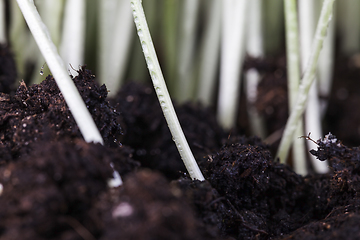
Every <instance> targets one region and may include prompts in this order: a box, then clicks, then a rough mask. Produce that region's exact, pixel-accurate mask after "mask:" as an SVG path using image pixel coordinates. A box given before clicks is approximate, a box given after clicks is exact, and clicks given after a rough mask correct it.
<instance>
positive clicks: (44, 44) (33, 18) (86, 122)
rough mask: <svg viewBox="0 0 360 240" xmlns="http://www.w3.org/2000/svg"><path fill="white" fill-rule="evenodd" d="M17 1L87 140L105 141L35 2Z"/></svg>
mask: <svg viewBox="0 0 360 240" xmlns="http://www.w3.org/2000/svg"><path fill="white" fill-rule="evenodd" d="M17 2H18V4H19V7H20V9H21V11H22V13H23V15H24V18H25V20H26V22H27V24H28V26H29V28H30V31H31V33H32V34H33V36H34V38H35V41H36V43H37V44H38V47H39V48H40V51H41V53H42V54H43V56H44V58H45V60H46V63H47V65H48V66H49V68H50V70H51V72H52V74H53V76H54V78H55V80H56V83H57V85H58V87H59V89H60V91H61V92H62V94H63V96H64V99H65V101H66V103H67V104H68V106H69V109H70V111H71V113H72V114H73V116H74V119H75V121H76V123H77V125H78V126H79V129H80V131H81V133H82V135H83V137H84V139H85V141H87V142H100V143H103V139H102V137H101V135H100V133H99V130H98V129H97V127H96V125H95V123H94V120H93V119H92V117H91V115H90V113H89V111H88V110H87V108H86V106H85V103H84V101H83V100H82V98H81V96H80V94H79V92H78V90H77V88H76V86H75V84H74V82H73V81H72V80H71V79H70V77H69V75H68V73H67V71H66V68H65V67H64V64H63V62H62V60H61V58H60V56H59V54H58V53H57V50H56V47H55V45H54V43H53V42H52V41H51V38H50V34H49V32H48V30H47V28H46V26H45V24H44V23H43V22H42V21H41V18H40V15H39V13H38V12H37V10H36V8H35V5H34V2H33V1H32V0H17Z"/></svg>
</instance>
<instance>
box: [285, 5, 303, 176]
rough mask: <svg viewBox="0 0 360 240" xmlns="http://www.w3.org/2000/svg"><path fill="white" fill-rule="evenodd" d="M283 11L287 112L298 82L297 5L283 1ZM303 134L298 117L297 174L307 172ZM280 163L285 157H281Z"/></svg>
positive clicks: (294, 138)
mask: <svg viewBox="0 0 360 240" xmlns="http://www.w3.org/2000/svg"><path fill="white" fill-rule="evenodd" d="M284 11H285V27H286V57H287V83H288V98H289V112H291V111H292V110H293V109H294V106H295V101H296V96H297V94H298V90H299V84H300V55H299V54H300V53H299V35H298V20H297V7H296V1H295V0H285V1H284ZM303 135H304V127H303V120H302V119H299V122H298V123H297V127H296V130H295V134H294V136H293V140H294V142H293V148H292V149H293V162H294V170H295V172H296V173H298V174H302V175H305V174H307V168H306V154H305V149H306V147H305V141H304V139H299V138H298V137H299V136H303ZM281 162H282V163H285V162H286V159H285V158H284V159H281Z"/></svg>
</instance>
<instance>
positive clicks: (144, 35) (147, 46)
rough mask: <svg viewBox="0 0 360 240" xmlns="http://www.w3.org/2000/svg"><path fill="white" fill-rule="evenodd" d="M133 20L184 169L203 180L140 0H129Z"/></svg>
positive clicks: (193, 177) (195, 177) (191, 175)
mask: <svg viewBox="0 0 360 240" xmlns="http://www.w3.org/2000/svg"><path fill="white" fill-rule="evenodd" d="M131 8H132V10H133V17H134V22H135V25H136V29H137V33H138V36H139V40H140V43H141V46H142V49H143V53H144V57H145V59H146V63H147V66H148V69H149V73H150V76H151V79H152V82H153V85H154V88H155V92H156V94H157V96H158V99H159V102H160V106H161V108H162V111H163V113H164V116H165V119H166V121H167V123H168V126H169V129H170V132H171V134H172V136H173V140H174V142H175V144H176V147H177V149H178V151H179V153H180V156H181V158H182V160H183V162H184V164H185V167H186V169H187V170H188V172H189V175H190V177H191V178H192V179H198V180H204V177H203V175H202V173H201V171H200V169H199V167H198V165H197V163H196V161H195V158H194V156H193V154H192V152H191V150H190V147H189V145H188V143H187V141H186V138H185V135H184V133H183V132H182V129H181V126H180V123H179V120H178V118H177V116H176V113H175V110H174V107H173V105H172V102H171V99H170V95H169V93H168V90H167V87H166V84H165V80H164V77H163V74H162V72H161V68H160V64H159V61H158V58H157V56H156V52H155V48H154V45H153V42H152V39H151V36H150V31H149V28H148V25H147V22H146V18H145V13H144V10H143V8H142V5H141V0H131Z"/></svg>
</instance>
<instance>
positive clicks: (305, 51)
mask: <svg viewBox="0 0 360 240" xmlns="http://www.w3.org/2000/svg"><path fill="white" fill-rule="evenodd" d="M315 9H316V5H315V2H314V0H301V1H299V19H300V20H299V22H300V46H301V68H302V71H304V70H305V66H306V62H307V60H308V59H309V56H310V50H311V41H312V39H313V37H314V31H315V24H316V21H315ZM317 86H318V85H317V79H316V78H315V80H314V83H313V84H312V86H311V88H310V91H309V96H308V103H307V106H306V110H305V129H306V132H309V133H310V132H311V136H312V138H314V139H320V138H321V137H322V136H323V133H322V126H321V111H320V102H319V97H318V90H317V89H318V88H317ZM307 146H308V149H313V148H316V144H315V143H313V142H312V141H307ZM308 155H309V157H310V160H311V162H312V164H313V166H314V169H315V171H316V172H317V173H326V172H327V171H328V166H327V162H325V161H319V160H317V159H316V158H315V156H312V155H311V154H308Z"/></svg>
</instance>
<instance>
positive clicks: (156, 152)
mask: <svg viewBox="0 0 360 240" xmlns="http://www.w3.org/2000/svg"><path fill="white" fill-rule="evenodd" d="M284 61H285V60H284V59H283V58H276V59H270V60H266V61H265V62H264V61H258V62H256V64H254V63H252V64H254V65H256V66H257V67H258V68H259V69H262V71H264V72H265V73H266V74H264V76H265V77H264V80H263V82H262V85H261V86H260V89H259V92H261V95H260V96H261V97H260V98H259V102H258V105H259V110H261V112H263V113H264V115H265V117H266V119H267V123H268V126H267V127H268V129H270V130H269V132H271V131H277V130H279V129H281V128H282V127H283V125H284V123H285V121H286V115H287V105H286V84H284V83H283V81H284V79H285V78H286V74H285V67H284V66H285V65H284ZM249 64H250V63H249ZM266 79H268V80H266ZM73 80H74V82H75V84H76V86H77V87H78V89H79V91H80V93H81V95H82V97H83V99H84V101H85V103H86V105H87V107H88V109H89V111H90V113H91V114H92V116H93V118H94V120H95V122H96V125H97V126H98V128H99V129H100V132H101V134H102V136H103V138H104V141H105V144H104V146H102V145H100V144H93V143H86V142H84V140H82V136H81V134H80V132H79V129H78V127H77V126H76V123H75V121H74V119H73V117H72V115H71V113H70V111H69V109H68V107H67V105H66V103H65V102H64V99H63V97H62V94H61V93H60V92H59V90H58V88H57V86H56V83H55V81H54V79H53V78H52V77H51V76H48V77H47V78H46V80H44V81H43V82H42V83H41V84H39V85H33V86H26V84H25V83H21V84H20V86H19V87H18V89H17V90H16V92H15V93H13V94H8V93H2V94H1V95H0V105H1V106H0V111H2V112H1V113H0V136H1V137H0V154H1V155H0V183H1V184H2V185H3V188H4V190H3V193H2V195H1V196H0V239H25V240H26V239H29V240H30V239H59V240H60V239H61V240H70V239H71V240H75V239H91V240H92V239H139V240H140V239H141V240H143V239H144V240H147V239H149V240H150V239H164V240H165V239H358V238H359V235H360V234H359V233H360V228H359V224H358V221H359V220H360V213H359V209H360V205H359V203H360V201H359V199H360V196H359V194H358V192H360V164H359V161H360V157H359V156H360V150H359V149H358V148H349V147H346V146H345V145H343V144H342V143H341V142H340V141H338V140H337V139H336V138H335V136H334V135H331V134H329V135H327V137H326V138H325V139H324V140H319V141H318V142H317V144H318V149H314V150H313V151H312V154H314V155H315V156H317V157H318V158H319V160H325V159H327V160H329V163H330V169H331V172H330V173H329V174H326V175H309V176H306V177H302V176H299V175H297V174H296V173H294V172H293V171H292V170H291V168H290V167H289V166H286V165H282V164H280V163H278V162H277V161H275V160H274V159H273V157H272V153H271V151H270V147H269V146H268V145H266V144H264V143H263V142H262V141H261V140H260V139H258V138H256V137H249V138H248V137H245V136H240V135H238V134H237V133H236V132H237V131H233V132H232V133H231V134H229V133H226V132H224V131H223V130H222V129H221V128H220V127H219V126H218V125H217V123H216V120H215V117H214V113H213V112H212V110H211V109H207V108H204V107H202V106H201V105H199V104H185V105H177V104H175V108H176V111H177V113H178V115H179V120H180V123H181V125H182V127H183V128H184V132H185V135H186V137H187V139H188V141H189V144H190V147H191V148H192V150H193V151H194V155H195V157H196V159H197V161H198V163H199V165H200V167H201V169H202V172H203V174H204V176H205V178H206V179H207V181H203V182H200V181H197V180H196V181H192V180H190V179H189V178H188V176H187V175H186V174H185V168H184V167H183V164H182V162H181V160H180V158H179V156H178V153H177V150H176V148H175V146H174V143H173V141H172V138H171V135H170V133H169V130H168V129H167V126H166V123H165V121H164V117H163V115H162V113H161V110H160V106H159V104H158V102H157V100H156V96H155V94H154V93H153V89H152V87H150V86H143V85H139V84H136V83H129V84H127V85H125V86H123V88H122V89H121V91H120V92H119V94H118V95H117V97H116V98H114V99H111V100H110V102H109V100H108V99H107V89H106V87H105V86H104V85H103V86H99V85H98V84H97V83H96V79H95V76H93V75H92V74H91V72H90V71H89V70H87V69H86V68H84V67H83V68H81V69H80V70H79V76H77V77H75V78H74V79H73ZM271 87H273V88H271ZM271 91H274V92H271ZM10 92H11V91H10ZM349 96H351V94H349ZM329 112H331V110H329ZM266 114H267V115H266ZM277 118H279V119H278V120H277ZM272 123H273V124H272ZM110 163H113V164H114V167H115V169H116V170H117V171H118V172H119V173H120V174H121V176H122V178H123V180H124V184H123V185H122V186H121V187H118V188H110V187H108V180H109V179H111V178H112V175H113V169H112V167H111V166H110Z"/></svg>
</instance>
